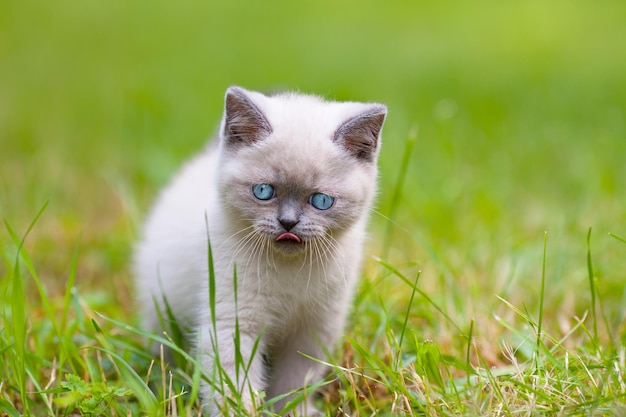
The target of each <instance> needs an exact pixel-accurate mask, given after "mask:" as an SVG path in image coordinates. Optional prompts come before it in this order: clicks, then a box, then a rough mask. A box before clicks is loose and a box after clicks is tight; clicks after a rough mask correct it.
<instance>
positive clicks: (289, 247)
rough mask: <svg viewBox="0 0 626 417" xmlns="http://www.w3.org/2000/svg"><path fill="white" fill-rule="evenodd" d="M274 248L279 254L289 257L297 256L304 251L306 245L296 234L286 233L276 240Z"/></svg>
mask: <svg viewBox="0 0 626 417" xmlns="http://www.w3.org/2000/svg"><path fill="white" fill-rule="evenodd" d="M274 247H275V248H276V250H277V251H278V252H280V253H281V254H284V255H288V256H295V255H298V254H300V253H302V251H303V250H304V243H303V242H302V239H301V238H300V236H298V235H296V234H295V233H291V232H285V233H282V234H281V235H279V236H278V237H277V238H276V239H275V240H274Z"/></svg>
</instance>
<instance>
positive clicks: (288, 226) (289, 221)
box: [278, 219, 300, 231]
mask: <svg viewBox="0 0 626 417" xmlns="http://www.w3.org/2000/svg"><path fill="white" fill-rule="evenodd" d="M278 221H279V222H280V224H282V225H283V227H284V228H285V230H286V231H290V230H291V229H293V227H294V226H295V225H296V224H298V223H300V220H294V219H278Z"/></svg>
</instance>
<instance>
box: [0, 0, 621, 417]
mask: <svg viewBox="0 0 626 417" xmlns="http://www.w3.org/2000/svg"><path fill="white" fill-rule="evenodd" d="M624 21H626V6H625V5H624V3H623V2H621V1H606V2H602V3H593V4H592V3H587V2H582V1H550V2H545V1H524V2H496V1H486V0H482V1H479V2H474V3H471V4H465V3H462V2H449V3H445V4H442V3H440V2H426V1H419V2H404V1H399V0H398V1H390V2H385V3H380V2H363V1H361V2H357V1H353V0H349V1H347V2H342V3H336V2H330V1H327V0H322V1H321V2H315V3H312V2H311V3H291V2H286V1H283V0H280V1H276V2H272V3H267V2H264V3H261V2H259V3H250V4H244V3H238V2H198V1H182V2H178V3H176V4H175V5H174V4H173V3H167V2H162V1H151V2H148V1H146V0H138V1H135V2H122V1H110V2H101V3H97V2H95V3H94V2H73V1H70V0H60V1H57V2H54V3H41V2H34V1H31V0H24V1H17V0H8V1H4V2H1V3H0V217H2V219H3V221H4V222H3V227H2V230H1V231H0V415H3V414H7V415H11V416H13V415H20V414H22V413H24V414H27V415H28V414H30V415H35V416H39V415H68V416H69V415H77V414H82V415H102V414H103V415H128V414H131V415H146V414H147V415H168V416H174V415H197V414H198V412H199V408H198V401H197V395H198V394H197V388H198V384H199V381H200V379H201V378H202V375H201V372H200V369H199V367H198V366H197V360H196V358H194V357H191V356H189V354H187V353H185V352H184V351H178V355H176V358H177V361H176V366H172V367H168V366H166V365H164V364H162V363H161V361H160V360H159V358H152V356H151V355H150V353H149V349H147V348H146V342H145V339H147V338H152V339H158V340H159V341H161V342H163V343H166V344H168V345H171V346H174V345H176V343H177V342H178V340H175V341H174V340H173V341H168V340H167V339H165V338H164V337H163V336H155V335H147V334H146V333H144V332H142V331H141V330H140V329H137V328H136V327H135V326H136V325H137V323H138V318H137V317H136V314H135V312H136V309H135V306H134V304H133V298H132V281H131V277H130V274H129V270H128V261H129V256H130V253H131V248H132V244H133V242H134V241H135V240H136V238H137V232H138V230H139V225H140V224H141V220H142V219H143V216H144V213H145V212H146V210H147V209H148V207H149V205H150V202H151V200H152V199H153V198H154V196H155V195H156V193H157V191H158V189H159V187H161V186H162V185H163V184H164V183H165V181H167V179H168V178H169V177H170V175H172V174H173V172H175V170H176V168H177V167H178V166H179V165H180V164H181V163H182V162H183V161H184V159H185V158H187V157H189V156H190V155H191V154H193V152H196V151H197V150H199V149H201V148H202V146H203V145H204V143H205V142H206V139H207V137H209V136H211V135H212V133H213V132H215V130H216V128H217V124H218V122H219V117H220V113H221V106H222V97H223V93H224V91H225V89H226V88H227V87H228V86H229V85H231V84H240V85H243V86H245V87H247V88H251V89H260V90H266V91H271V90H276V89H299V90H302V91H306V92H314V93H318V94H322V95H325V96H327V97H330V98H337V99H341V100H347V99H352V100H376V101H380V102H384V103H387V104H388V106H389V109H390V112H389V118H388V121H387V124H386V126H385V131H384V140H383V143H384V144H383V150H382V154H381V160H380V166H381V178H380V193H379V202H378V208H377V214H374V215H373V218H372V225H371V239H370V242H369V245H368V249H367V257H366V258H367V260H366V263H365V266H364V270H363V278H362V281H361V285H360V287H359V289H358V294H357V297H356V299H355V302H354V307H353V313H352V315H351V319H350V322H349V326H348V327H347V329H346V337H345V339H344V340H343V341H342V343H341V345H340V346H338V349H337V350H336V351H335V352H333V353H332V354H331V356H330V357H329V358H322V359H323V360H324V361H325V363H327V364H328V368H329V372H330V375H329V379H328V381H329V383H328V384H326V385H324V386H323V387H320V389H319V391H320V392H321V393H322V398H321V400H320V404H321V405H322V407H324V408H325V409H327V410H328V413H329V415H344V414H341V413H340V412H339V411H338V410H340V411H341V412H344V413H346V414H347V415H361V416H366V415H367V416H369V415H467V416H474V415H507V416H510V415H536V414H548V415H623V414H624V413H626V406H624V403H626V383H625V382H624V378H625V375H624V371H625V368H626V365H625V359H624V358H625V355H626V324H625V323H626V317H625V315H626V308H625V306H626V289H625V284H624V283H625V274H626V240H625V238H626V163H624V160H625V156H626V110H625V109H626V83H624V74H626V41H625V39H626V26H625V25H624V23H623V22H624ZM31 226H32V227H31ZM174 339H177V338H176V337H174ZM309 394H310V393H304V392H303V393H302V395H303V396H304V395H309Z"/></svg>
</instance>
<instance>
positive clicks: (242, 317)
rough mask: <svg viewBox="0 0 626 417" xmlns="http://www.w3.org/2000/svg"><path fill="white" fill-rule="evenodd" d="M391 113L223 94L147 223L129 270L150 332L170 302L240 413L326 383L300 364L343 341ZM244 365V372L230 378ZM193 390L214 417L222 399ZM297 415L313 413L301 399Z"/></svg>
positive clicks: (318, 371)
mask: <svg viewBox="0 0 626 417" xmlns="http://www.w3.org/2000/svg"><path fill="white" fill-rule="evenodd" d="M386 113H387V109H386V107H385V106H383V105H380V104H365V103H352V102H344V103H339V102H327V101H323V100H322V99H320V98H317V97H313V96H307V95H300V94H281V95H275V96H265V95H263V94H260V93H256V92H250V91H246V90H244V89H242V88H239V87H231V88H229V89H228V90H227V92H226V98H225V110H224V117H223V120H222V124H221V129H220V140H219V143H218V144H217V146H212V147H211V148H209V149H208V150H207V151H206V152H205V153H202V154H201V155H199V156H197V157H196V158H195V159H193V160H192V161H190V162H189V163H188V164H187V165H186V166H185V167H184V168H183V170H182V171H181V173H180V174H179V175H178V176H177V177H176V178H175V179H174V181H173V182H172V183H171V184H170V185H169V187H167V188H166V189H165V191H164V192H163V193H162V194H161V196H160V198H159V199H158V201H157V203H156V205H155V207H154V208H153V210H152V212H151V214H150V216H149V218H148V221H147V223H146V225H145V229H144V231H143V238H142V241H141V243H140V244H139V245H138V247H137V250H136V253H135V259H134V267H135V272H136V276H137V290H138V298H139V302H140V305H141V307H142V310H143V319H144V325H145V327H147V328H148V329H149V330H151V331H157V330H161V329H162V326H161V323H160V320H159V314H157V312H156V311H155V305H158V308H160V309H161V313H160V315H161V317H167V314H166V313H165V312H164V311H163V310H164V303H163V300H164V299H166V300H167V303H168V304H169V305H170V307H171V309H172V311H173V313H174V316H175V317H176V319H177V322H178V323H179V325H180V326H181V327H182V328H189V329H192V330H193V332H195V333H194V334H191V335H188V336H189V338H190V339H191V340H196V341H197V343H198V345H197V346H196V349H197V351H198V352H199V354H200V355H201V360H202V365H203V369H204V372H205V373H206V374H207V375H208V376H209V378H210V379H211V378H218V377H217V376H216V375H217V374H216V373H215V368H214V365H215V362H216V357H217V358H219V363H220V366H221V367H222V368H223V369H224V371H225V372H226V374H227V375H228V377H229V378H231V380H232V381H233V384H234V385H235V387H236V388H237V389H238V390H240V391H241V395H242V398H243V400H244V402H245V404H246V407H247V408H248V409H249V410H253V409H254V407H255V398H254V395H253V394H252V392H256V391H263V390H264V391H265V392H266V395H267V398H272V397H274V396H277V395H281V394H285V393H288V392H290V391H292V390H294V389H297V388H300V387H303V386H304V385H306V384H310V383H315V382H318V381H320V380H321V379H322V377H323V367H322V366H321V365H320V364H319V363H317V362H316V361H313V360H311V359H309V358H307V357H306V356H305V355H308V356H309V357H313V358H320V359H323V358H324V354H325V352H327V351H328V350H330V349H332V347H333V345H334V344H335V343H336V342H337V339H338V337H339V336H340V334H341V332H342V328H343V325H344V321H345V317H346V313H347V310H348V307H349V305H350V301H351V297H352V294H353V290H354V286H355V282H356V280H357V276H358V274H359V264H360V262H361V250H362V244H363V240H364V238H365V227H366V222H367V219H368V214H369V211H370V209H371V206H372V200H373V199H374V195H375V191H376V177H377V166H376V160H377V156H378V151H379V148H380V132H381V129H382V126H383V122H384V120H385V116H386ZM209 241H210V244H211V248H212V253H213V262H214V271H215V274H214V281H213V282H214V284H215V294H214V297H215V316H214V317H212V314H211V311H212V310H211V306H210V296H209V288H210V286H209V268H208V259H207V257H208V255H207V252H208V242H209ZM235 273H236V280H237V281H236V285H237V287H236V288H237V293H236V295H237V299H235V287H234V274H235ZM236 320H238V327H239V334H240V336H239V342H238V343H239V351H240V352H236V350H237V347H236V344H235V340H234V335H235V327H236V324H235V323H236ZM257 342H258V346H257V351H256V354H255V355H254V357H252V358H251V356H252V352H253V350H254V347H255V344H256V343H257ZM215 347H216V348H215ZM215 349H217V351H218V352H217V353H218V355H217V356H216V352H215ZM239 354H240V355H241V358H242V359H243V363H244V364H246V365H247V364H250V366H249V369H247V371H244V370H243V369H237V365H236V363H241V361H239V362H237V361H236V355H239ZM244 375H245V377H244ZM217 385H219V383H218V384H217ZM202 391H203V392H202V395H203V399H204V401H205V406H206V410H207V411H208V414H209V415H211V416H216V415H219V414H220V412H219V409H223V407H224V404H227V403H226V401H225V398H224V395H226V396H228V395H230V393H229V392H226V393H224V395H221V394H219V393H218V392H217V391H218V390H216V389H214V388H211V386H210V384H206V385H205V386H203V387H202ZM288 400H289V397H288V396H287V397H285V398H283V399H282V400H280V401H278V402H276V403H275V405H274V410H275V411H276V412H278V411H280V410H281V409H282V408H283V407H284V405H285V404H286V403H287V401H288ZM298 411H299V412H298V414H299V415H307V414H308V415H312V414H315V413H316V410H315V409H314V408H313V406H312V404H311V402H310V401H308V402H303V403H302V404H301V405H300V406H299V409H298Z"/></svg>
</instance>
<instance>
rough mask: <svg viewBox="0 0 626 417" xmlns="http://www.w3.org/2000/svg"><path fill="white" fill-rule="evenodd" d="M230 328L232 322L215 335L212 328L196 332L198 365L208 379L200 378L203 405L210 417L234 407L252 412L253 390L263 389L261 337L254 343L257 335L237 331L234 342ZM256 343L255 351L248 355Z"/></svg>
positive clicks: (229, 411)
mask: <svg viewBox="0 0 626 417" xmlns="http://www.w3.org/2000/svg"><path fill="white" fill-rule="evenodd" d="M232 329H234V326H233V327H232V328H230V329H224V330H219V329H218V331H217V337H213V334H214V333H213V330H210V331H206V332H204V333H203V334H201V335H200V345H199V346H198V349H200V351H201V355H202V367H203V371H204V374H205V375H206V377H207V378H208V379H209V381H211V382H210V383H207V382H203V386H202V390H201V394H202V398H203V405H204V408H205V410H206V411H207V412H208V415H209V416H211V417H217V416H220V415H222V414H224V415H232V411H234V410H235V409H237V408H238V407H241V408H243V409H245V411H247V412H249V413H251V414H252V413H253V412H254V410H256V408H257V405H258V401H257V399H256V397H255V396H256V394H257V392H258V391H261V390H264V389H265V384H266V382H265V381H266V375H265V365H264V363H263V355H262V354H261V353H262V352H263V343H262V341H259V343H257V339H258V337H259V336H258V335H249V334H240V335H239V341H238V343H236V342H235V335H234V330H232ZM257 344H258V347H257V351H256V353H255V355H254V357H252V358H251V356H252V353H253V351H254V350H255V345H257ZM237 345H238V346H237ZM216 347H217V353H216V352H215V348H216ZM230 387H235V388H236V390H237V392H235V393H233V392H231V388H230ZM226 411H228V412H226Z"/></svg>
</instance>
